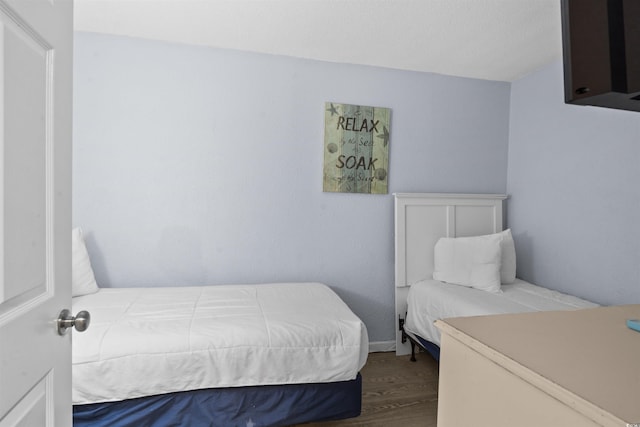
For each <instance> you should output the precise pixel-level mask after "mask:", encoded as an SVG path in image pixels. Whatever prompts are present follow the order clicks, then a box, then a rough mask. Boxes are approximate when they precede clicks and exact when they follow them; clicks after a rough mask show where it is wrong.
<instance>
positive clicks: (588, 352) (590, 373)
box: [436, 304, 640, 425]
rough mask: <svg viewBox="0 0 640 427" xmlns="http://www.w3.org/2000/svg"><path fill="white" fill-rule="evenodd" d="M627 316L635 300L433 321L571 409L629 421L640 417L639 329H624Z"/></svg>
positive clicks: (632, 315)
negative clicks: (578, 307)
mask: <svg viewBox="0 0 640 427" xmlns="http://www.w3.org/2000/svg"><path fill="white" fill-rule="evenodd" d="M627 319H640V304H639V305H623V306H610V307H599V308H592V309H582V310H576V311H554V312H535V313H523V314H502V315H494V316H476V317H459V318H451V319H445V320H444V321H438V322H436V325H437V326H438V328H440V329H441V331H442V332H443V333H446V334H448V335H450V336H452V337H454V338H455V339H458V340H459V341H461V342H462V343H463V344H465V345H467V346H469V347H471V348H473V349H474V350H476V351H478V352H479V353H481V354H482V355H484V356H485V357H487V358H489V359H491V360H493V361H494V362H496V363H498V364H500V365H502V366H503V367H505V368H506V369H508V370H509V371H511V372H512V373H514V374H515V375H518V376H520V377H522V378H523V379H525V380H526V381H528V382H531V383H533V384H534V385H535V386H537V387H539V388H541V389H542V390H543V391H545V392H547V393H549V394H551V395H553V396H554V397H556V398H559V399H561V400H563V401H565V403H567V404H569V405H570V406H574V408H575V409H576V410H578V411H580V412H582V413H585V414H587V413H588V414H590V416H592V417H597V418H601V417H604V418H608V419H611V420H614V419H618V420H623V421H624V422H625V423H630V424H631V423H640V332H636V331H633V330H631V329H629V328H628V327H627V326H626V320H627ZM444 357H446V354H445V356H444ZM623 425H624V424H623Z"/></svg>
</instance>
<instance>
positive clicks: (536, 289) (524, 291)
mask: <svg viewBox="0 0 640 427" xmlns="http://www.w3.org/2000/svg"><path fill="white" fill-rule="evenodd" d="M501 291H502V292H498V293H494V292H487V291H483V290H479V289H474V288H469V287H465V286H459V285H454V284H450V283H443V282H440V281H437V280H423V281H420V282H418V283H415V284H413V285H412V286H411V289H410V290H409V295H408V297H407V305H408V309H407V319H406V322H405V324H404V329H405V331H406V332H408V333H409V334H412V335H413V336H414V337H415V336H419V337H421V338H423V339H425V340H427V341H429V342H432V343H434V344H436V345H438V346H440V331H439V330H438V328H436V327H435V326H434V322H435V321H436V320H439V319H445V318H448V317H467V316H482V315H487V314H506V313H526V312H532V311H556V310H576V309H580V308H591V307H596V306H597V304H594V303H592V302H589V301H585V300H583V299H580V298H577V297H574V296H572V295H566V294H563V293H560V292H557V291H553V290H550V289H546V288H543V287H540V286H535V285H532V284H531V283H528V282H525V281H524V280H520V279H516V280H515V282H513V283H510V284H503V285H502V289H501Z"/></svg>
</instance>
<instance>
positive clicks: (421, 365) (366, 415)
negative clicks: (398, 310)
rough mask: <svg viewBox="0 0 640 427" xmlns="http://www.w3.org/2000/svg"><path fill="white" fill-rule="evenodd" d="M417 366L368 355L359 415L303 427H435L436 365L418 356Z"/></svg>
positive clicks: (392, 356) (399, 359)
mask: <svg viewBox="0 0 640 427" xmlns="http://www.w3.org/2000/svg"><path fill="white" fill-rule="evenodd" d="M417 359H418V360H417V361H416V362H411V361H410V360H409V356H399V357H397V356H396V355H395V353H370V354H369V358H368V360H367V363H366V365H365V366H364V368H363V369H362V414H361V415H360V416H359V417H357V418H351V419H348V420H342V421H331V422H324V423H309V424H304V426H305V427H310V426H313V427H333V426H337V427H341V426H384V427H396V426H397V427H412V426H416V427H417V426H420V427H436V411H437V408H438V364H437V362H436V361H435V360H434V359H433V358H432V357H431V356H429V355H428V354H426V353H420V354H419V355H418V356H417Z"/></svg>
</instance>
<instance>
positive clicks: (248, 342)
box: [72, 283, 368, 404]
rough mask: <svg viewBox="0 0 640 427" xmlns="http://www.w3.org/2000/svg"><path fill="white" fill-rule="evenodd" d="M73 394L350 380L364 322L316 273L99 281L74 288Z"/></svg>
mask: <svg viewBox="0 0 640 427" xmlns="http://www.w3.org/2000/svg"><path fill="white" fill-rule="evenodd" d="M79 310H88V311H89V312H90V313H91V325H90V327H89V329H88V330H87V331H86V332H83V333H78V332H75V333H74V335H73V396H72V397H73V403H74V404H87V403H96V402H107V401H117V400H123V399H129V398H135V397H141V396H147V395H154V394H162V393H169V392H175V391H182V390H192V389H201V388H212V387H239V386H250V385H267V384H291V383H316V382H334V381H345V380H352V379H354V378H355V377H356V375H357V373H358V371H359V370H360V369H361V368H362V367H363V365H364V363H365V362H366V359H367V353H368V337H367V331H366V327H365V325H364V323H362V321H361V320H360V319H359V318H358V317H357V316H356V315H355V314H354V313H353V312H352V311H351V310H350V309H349V307H347V305H346V304H345V303H344V302H343V301H342V300H341V299H340V298H339V297H338V295H337V294H336V293H335V292H333V291H332V290H331V289H330V288H329V287H328V286H326V285H323V284H320V283H289V284H263V285H224V286H204V287H179V288H129V289H123V288H118V289H101V290H100V291H98V292H97V293H95V294H92V295H86V296H81V297H76V298H74V301H73V312H74V313H75V312H77V311H79Z"/></svg>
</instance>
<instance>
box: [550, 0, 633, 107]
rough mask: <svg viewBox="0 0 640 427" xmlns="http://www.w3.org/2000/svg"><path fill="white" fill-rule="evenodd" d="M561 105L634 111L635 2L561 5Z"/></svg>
mask: <svg viewBox="0 0 640 427" xmlns="http://www.w3.org/2000/svg"><path fill="white" fill-rule="evenodd" d="M561 5H562V47H563V60H564V92H565V102H566V103H568V104H575V105H594V106H599V107H607V108H616V109H621V110H630V111H640V0H561Z"/></svg>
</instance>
